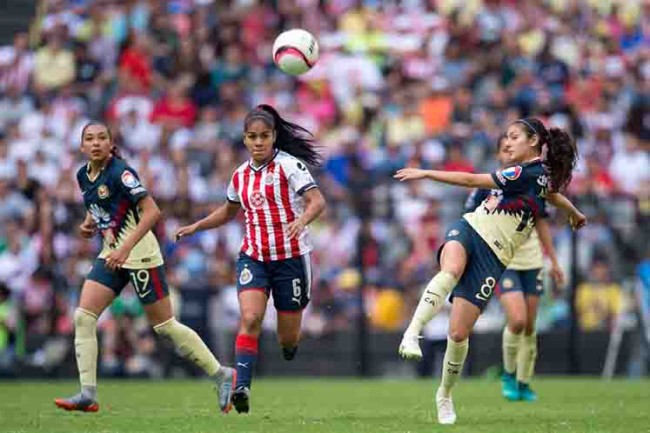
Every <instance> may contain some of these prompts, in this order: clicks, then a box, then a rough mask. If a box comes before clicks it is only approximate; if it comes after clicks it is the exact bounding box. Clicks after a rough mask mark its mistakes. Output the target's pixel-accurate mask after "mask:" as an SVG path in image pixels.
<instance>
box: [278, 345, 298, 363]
mask: <svg viewBox="0 0 650 433" xmlns="http://www.w3.org/2000/svg"><path fill="white" fill-rule="evenodd" d="M296 352H298V346H295V347H283V348H282V356H283V357H284V359H285V360H287V361H291V360H293V358H295V357H296Z"/></svg>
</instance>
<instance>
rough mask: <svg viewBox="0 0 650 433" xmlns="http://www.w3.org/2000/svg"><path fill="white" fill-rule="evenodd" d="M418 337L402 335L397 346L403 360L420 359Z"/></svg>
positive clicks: (420, 351) (420, 352)
mask: <svg viewBox="0 0 650 433" xmlns="http://www.w3.org/2000/svg"><path fill="white" fill-rule="evenodd" d="M419 340H420V336H418V335H415V334H404V337H402V342H401V343H400V344H399V354H400V356H401V357H402V358H404V359H414V360H416V361H419V360H420V359H422V350H421V349H420V342H419Z"/></svg>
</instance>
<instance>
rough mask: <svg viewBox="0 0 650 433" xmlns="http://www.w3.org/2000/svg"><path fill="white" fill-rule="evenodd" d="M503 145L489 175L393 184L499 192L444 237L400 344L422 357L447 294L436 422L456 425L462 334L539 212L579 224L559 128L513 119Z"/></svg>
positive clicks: (405, 172) (571, 156)
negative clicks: (558, 213)
mask: <svg viewBox="0 0 650 433" xmlns="http://www.w3.org/2000/svg"><path fill="white" fill-rule="evenodd" d="M504 147H505V149H504V151H505V152H506V153H508V154H509V156H510V160H511V161H512V164H513V165H512V166H510V167H508V168H506V169H503V170H498V171H497V172H495V173H491V174H490V173H486V174H474V173H463V172H445V171H437V170H421V169H417V168H404V169H401V170H399V171H398V172H397V173H396V174H395V178H396V179H398V180H400V181H408V180H417V179H431V180H434V181H437V182H443V183H448V184H451V185H458V186H465V187H469V188H485V189H490V190H496V189H498V190H499V192H500V194H492V195H490V197H489V198H488V199H487V200H485V201H484V202H483V203H481V205H480V206H479V207H478V208H477V209H476V210H475V211H474V212H469V213H466V214H465V215H463V218H462V219H461V220H460V221H458V222H457V223H455V224H454V225H453V226H452V227H451V228H450V229H449V231H448V232H447V235H446V238H445V242H444V244H443V246H442V247H441V249H440V251H439V254H438V258H439V262H440V272H438V274H436V275H435V276H434V277H433V279H432V280H431V281H430V282H429V284H428V285H427V287H426V288H425V289H424V292H423V293H422V297H421V298H420V301H419V303H418V306H417V308H416V310H415V313H414V314H413V318H412V319H411V323H410V324H409V326H408V328H407V330H406V332H405V333H404V337H403V338H402V342H401V343H400V347H399V353H400V355H401V356H402V357H404V358H410V359H419V358H421V357H422V351H421V349H420V346H419V343H418V339H419V335H420V333H421V331H422V328H423V327H424V325H426V324H427V322H429V320H431V318H432V317H433V316H434V315H435V314H436V313H437V312H438V311H439V310H440V308H441V307H442V304H443V303H444V302H445V300H446V299H447V296H448V295H450V294H451V295H452V307H451V316H450V319H449V333H448V338H447V350H446V352H445V358H444V362H443V364H444V365H443V372H442V380H441V384H440V387H439V388H438V390H437V392H436V398H435V400H436V407H437V410H438V422H439V423H440V424H454V423H455V422H456V412H455V409H454V404H453V401H452V397H451V391H452V388H453V387H454V385H455V384H456V382H457V381H458V377H459V375H460V372H461V371H462V369H463V364H464V362H465V359H466V357H467V351H468V348H469V335H470V334H471V332H472V329H473V328H474V324H475V323H476V320H477V319H478V317H479V315H480V314H481V311H482V310H483V308H485V305H487V302H488V301H489V300H490V298H491V296H492V293H493V292H494V288H495V287H496V284H497V281H499V279H500V278H501V274H503V271H504V270H505V269H506V267H507V266H508V265H509V264H510V262H511V261H512V259H513V257H514V255H515V252H516V251H517V249H518V248H519V247H520V246H521V245H523V244H524V243H525V242H526V241H527V240H528V238H529V237H530V235H531V233H532V232H533V230H534V227H535V223H536V221H537V219H538V218H540V217H541V216H542V215H543V212H544V206H545V202H546V201H547V200H548V201H549V202H551V203H552V204H554V205H555V206H558V207H560V208H562V209H563V210H565V211H567V212H568V213H569V217H570V219H571V220H572V221H573V224H574V226H576V227H579V226H581V225H583V224H584V223H585V221H586V220H585V217H584V215H582V214H581V213H580V212H579V211H578V210H577V209H576V208H575V207H574V206H573V204H571V202H569V201H568V200H566V198H564V197H563V196H561V195H559V194H557V193H558V192H561V191H562V190H564V188H565V187H566V186H567V185H568V183H569V182H570V181H571V176H572V172H573V168H574V166H575V162H576V158H577V151H576V148H575V144H574V142H573V140H572V139H571V137H570V136H569V135H568V134H567V133H566V132H565V131H563V130H561V129H558V128H551V129H548V130H547V129H546V127H545V126H544V124H543V123H542V122H541V121H540V120H539V119H535V118H526V119H519V120H517V121H515V122H513V123H511V124H510V125H509V126H508V129H507V133H506V140H505V142H504ZM452 290H453V292H452Z"/></svg>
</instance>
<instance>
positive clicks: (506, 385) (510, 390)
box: [501, 371, 519, 401]
mask: <svg viewBox="0 0 650 433" xmlns="http://www.w3.org/2000/svg"><path fill="white" fill-rule="evenodd" d="M501 394H502V395H503V397H504V398H505V399H506V400H510V401H518V400H519V387H518V386H517V379H516V378H515V375H514V373H506V372H505V371H504V372H503V374H502V375H501Z"/></svg>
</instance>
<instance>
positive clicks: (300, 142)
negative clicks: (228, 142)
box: [244, 104, 322, 166]
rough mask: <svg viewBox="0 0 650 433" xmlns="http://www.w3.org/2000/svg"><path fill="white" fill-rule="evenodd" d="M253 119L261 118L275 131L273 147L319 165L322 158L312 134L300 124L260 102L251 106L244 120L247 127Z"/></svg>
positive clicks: (308, 162) (311, 163)
mask: <svg viewBox="0 0 650 433" xmlns="http://www.w3.org/2000/svg"><path fill="white" fill-rule="evenodd" d="M253 120H261V121H263V122H265V123H266V124H268V125H269V126H271V127H272V128H273V129H274V130H275V132H276V140H275V144H274V147H275V148H277V149H280V150H283V151H285V152H287V153H288V154H290V155H292V156H295V157H296V158H298V159H301V160H302V161H304V162H306V163H307V164H310V165H314V166H319V165H321V162H322V158H321V156H320V154H319V153H318V152H317V151H316V144H315V142H314V136H313V135H312V133H311V132H309V131H308V130H306V129H305V128H303V127H302V126H300V125H297V124H295V123H292V122H289V121H287V120H285V119H283V118H282V117H281V116H280V114H279V113H278V112H277V110H276V109H275V108H273V107H272V106H270V105H267V104H261V105H258V106H257V107H255V108H253V109H252V110H251V111H250V112H249V113H248V114H247V115H246V119H245V120H244V127H245V128H247V127H248V125H249V124H250V122H252V121H253Z"/></svg>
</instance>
